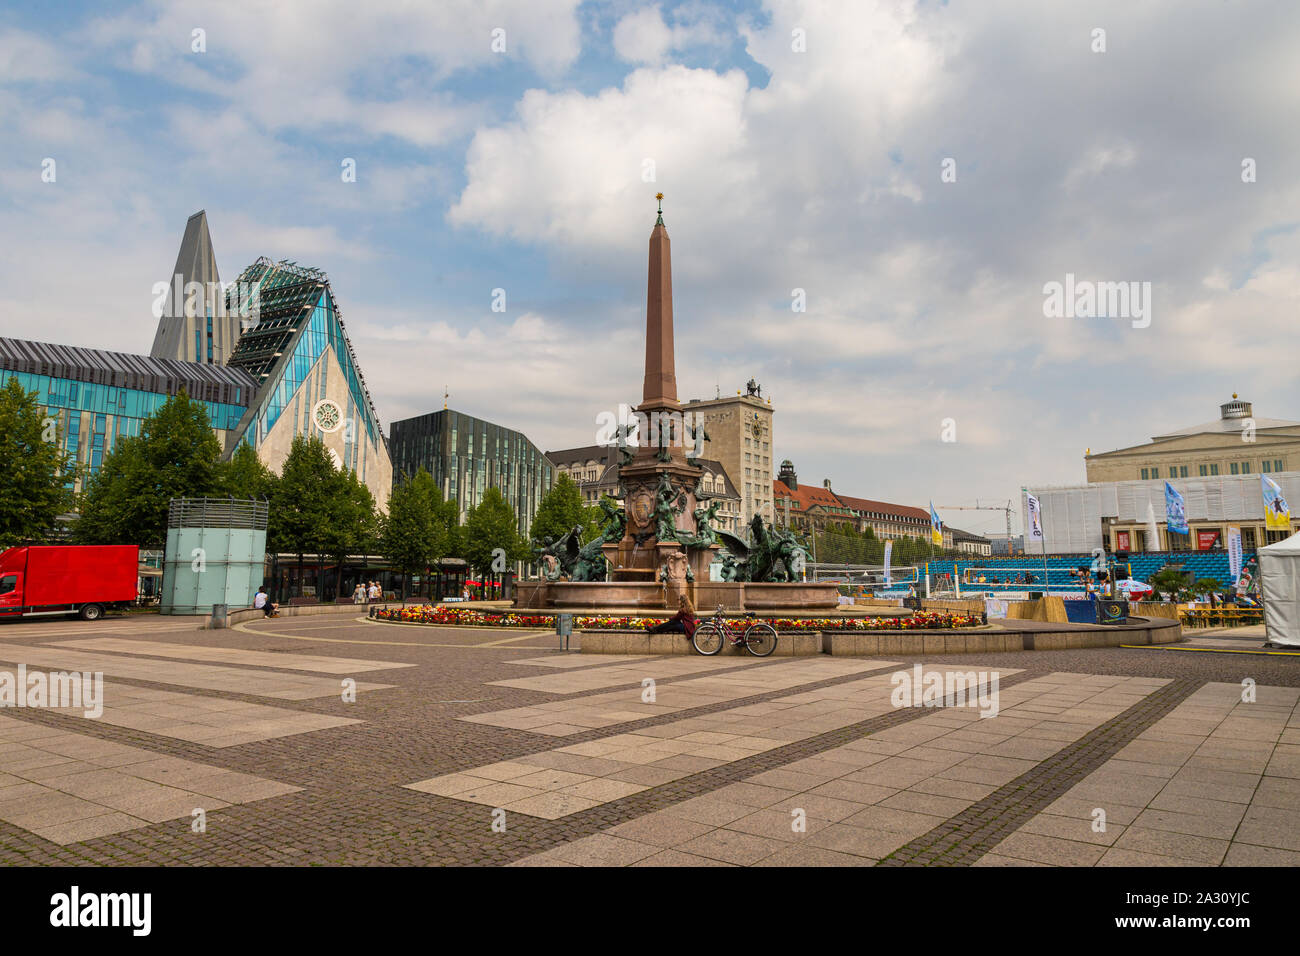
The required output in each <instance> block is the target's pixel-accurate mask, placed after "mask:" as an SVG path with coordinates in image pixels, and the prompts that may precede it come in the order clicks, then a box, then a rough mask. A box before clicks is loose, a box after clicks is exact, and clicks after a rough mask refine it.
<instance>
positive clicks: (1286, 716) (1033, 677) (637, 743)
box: [0, 613, 1300, 866]
mask: <svg viewBox="0 0 1300 956" xmlns="http://www.w3.org/2000/svg"><path fill="white" fill-rule="evenodd" d="M556 642H557V638H556V637H555V635H553V634H543V633H531V632H523V633H521V632H518V631H495V632H494V631H491V630H485V629H473V630H456V629H447V628H423V627H400V626H392V625H375V624H372V623H369V622H365V621H358V620H356V617H355V615H352V614H346V613H340V614H338V615H322V616H320V617H315V618H285V619H276V620H273V621H257V622H254V623H250V624H248V625H242V626H241V627H240V628H238V629H232V630H228V631H216V632H213V631H203V630H200V629H198V628H197V627H196V622H195V621H193V620H181V619H160V618H149V617H143V618H131V619H123V618H110V619H108V620H105V621H101V622H94V623H83V622H79V621H48V622H32V623H28V622H20V623H10V624H6V625H0V670H3V669H6V667H10V666H12V665H16V664H18V663H23V664H25V665H26V666H27V668H28V669H29V670H33V669H45V670H80V671H83V672H84V671H90V672H94V671H102V672H103V673H104V674H105V678H106V679H105V687H104V712H103V715H102V716H101V717H100V718H99V719H88V718H86V717H85V716H83V715H82V712H81V711H80V710H68V711H61V710H57V709H50V708H32V709H27V708H6V709H5V710H4V711H3V712H2V713H0V864H11V865H12V864H29V865H30V864H56V863H57V864H77V863H90V864H97V865H133V864H159V863H164V864H165V863H208V864H215V865H249V864H254V865H259V864H260V865H282V864H297V865H303V864H323V865H347V864H366V865H374V864H393V863H395V864H401V865H439V864H444V865H445V864H451V865H456V864H462V865H519V866H590V865H619V866H686V865H697V866H874V865H879V866H894V865H909V866H911V865H960V866H967V865H977V866H1035V865H1057V866H1061V865H1066V866H1113V865H1124V864H1130V863H1138V864H1158V865H1168V866H1213V865H1226V866H1232V865H1251V864H1264V865H1275V866H1288V865H1295V864H1296V863H1300V839H1297V837H1296V836H1295V834H1296V833H1298V832H1300V826H1298V825H1297V824H1300V717H1298V715H1297V705H1298V704H1300V677H1298V676H1297V675H1296V674H1294V673H1293V672H1292V668H1293V666H1294V663H1293V661H1292V660H1290V659H1285V658H1270V657H1262V656H1248V655H1238V654H1231V655H1228V654H1224V655H1219V654H1216V653H1214V652H1212V651H1208V650H1207V651H1206V652H1203V653H1191V654H1189V653H1182V654H1171V653H1160V652H1153V651H1148V650H1123V649H1103V650H1088V651H1050V652H1015V653H1002V654H981V655H960V656H952V657H938V656H935V657H926V658H921V657H908V658H902V659H897V660H878V659H873V658H851V657H850V658H833V657H829V656H819V657H815V658H772V659H768V660H762V661H757V660H755V661H750V660H746V659H741V658H732V659H721V660H714V659H701V658H698V657H635V656H632V655H611V656H605V655H581V654H578V653H567V654H566V653H563V652H561V651H559V650H558V649H557V647H556ZM6 662H10V663H9V664H6ZM918 662H919V663H921V664H922V665H923V667H924V668H925V669H926V670H927V671H934V672H939V673H945V674H946V673H963V674H969V673H972V672H976V673H981V672H982V673H984V674H985V676H986V677H988V676H990V675H992V674H993V673H996V675H997V677H998V690H997V697H996V705H997V710H996V716H989V717H981V716H980V709H979V707H977V706H952V705H953V704H955V703H957V702H956V701H954V700H948V701H947V702H946V703H947V704H948V706H943V707H902V708H900V707H897V706H895V702H894V700H893V699H892V697H893V693H894V690H895V687H896V684H897V681H896V680H895V678H896V676H899V675H901V677H905V678H910V676H911V668H912V666H913V665H914V664H915V663H918ZM377 672H381V673H382V674H383V679H384V681H385V683H383V684H378V683H373V682H368V681H360V680H359V678H360V677H361V676H363V675H365V674H368V673H370V674H373V673H377ZM525 672H527V673H525ZM646 678H649V679H650V680H651V681H653V684H652V685H647V684H646ZM1247 678H1249V680H1250V681H1253V682H1254V694H1255V696H1254V698H1253V699H1250V698H1249V695H1247V697H1246V698H1243V684H1242V681H1243V680H1245V679H1247ZM346 679H351V680H356V681H357V689H358V691H359V693H358V694H357V695H356V697H355V699H344V695H343V694H342V690H343V688H344V682H345V680H346ZM982 687H983V688H987V685H982ZM648 691H649V692H648ZM976 703H978V701H976ZM196 809H201V810H203V812H204V815H205V818H206V828H205V829H203V830H202V831H201V832H196V831H195V830H194V829H192V827H191V821H192V815H193V813H194V811H195V810H196ZM1098 809H1100V810H1103V811H1104V813H1105V828H1104V829H1102V828H1100V827H1097V826H1095V824H1096V822H1097V820H1098V816H1097V814H1096V811H1097V810H1098ZM502 812H503V813H502ZM498 820H499V821H500V822H501V823H504V830H502V829H501V827H500V826H497V827H496V828H494V826H493V824H494V822H497V821H498Z"/></svg>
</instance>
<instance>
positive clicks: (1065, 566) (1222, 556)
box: [929, 551, 1255, 591]
mask: <svg viewBox="0 0 1300 956" xmlns="http://www.w3.org/2000/svg"><path fill="white" fill-rule="evenodd" d="M1254 556H1255V555H1254V552H1247V553H1246V554H1243V555H1242V563H1243V564H1245V563H1246V562H1248V561H1249V560H1250V559H1251V558H1253V557H1254ZM1046 563H1047V573H1048V580H1049V583H1050V585H1051V587H1052V589H1053V590H1057V591H1061V590H1065V591H1068V590H1080V591H1081V590H1083V585H1081V584H1077V583H1075V581H1074V580H1073V579H1072V578H1071V577H1070V575H1069V572H1070V571H1071V570H1074V569H1076V568H1080V567H1088V566H1091V564H1092V555H1091V554H1049V555H1048V556H1047V562H1046ZM1167 565H1175V566H1181V567H1180V570H1181V571H1182V573H1183V574H1185V575H1188V576H1190V577H1191V579H1192V580H1196V579H1198V578H1216V579H1218V580H1219V581H1221V582H1223V583H1224V585H1225V586H1226V585H1227V584H1228V583H1229V582H1230V581H1231V580H1232V574H1231V572H1230V571H1229V569H1228V553H1227V552H1226V551H1159V552H1147V553H1134V554H1132V555H1130V556H1129V567H1130V569H1131V572H1132V577H1134V578H1136V579H1137V580H1139V581H1150V580H1151V577H1152V575H1154V574H1155V573H1156V572H1157V571H1159V570H1160V569H1161V568H1164V567H1166V566H1167ZM967 568H986V569H993V570H992V573H993V574H996V575H997V576H998V577H999V578H1001V577H1003V575H1002V574H999V573H998V571H997V569H998V568H1014V569H1015V570H1014V571H1010V572H1009V573H1010V574H1011V576H1012V577H1014V576H1015V575H1016V574H1019V573H1023V572H1024V571H1027V570H1028V571H1032V572H1034V578H1035V584H1030V585H1026V584H1015V583H1007V582H1006V581H999V582H997V583H996V584H995V583H991V582H986V583H984V584H978V583H976V584H972V583H970V582H968V581H967V580H966V578H964V577H963V578H962V579H961V580H962V588H963V589H965V588H968V587H971V588H975V589H978V590H981V591H987V590H992V591H998V590H1017V591H1024V590H1033V589H1035V587H1036V586H1041V584H1042V583H1043V581H1042V579H1043V558H1042V556H1041V555H1032V554H1022V555H1016V556H1014V557H1004V556H1003V557H972V558H970V559H958V560H954V559H951V558H949V559H944V560H936V561H931V562H930V563H929V571H930V580H931V582H932V585H933V582H935V580H936V578H938V577H939V576H940V575H944V574H947V575H960V574H961V572H962V571H963V570H964V569H967ZM986 574H987V572H986Z"/></svg>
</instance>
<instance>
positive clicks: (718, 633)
mask: <svg viewBox="0 0 1300 956" xmlns="http://www.w3.org/2000/svg"><path fill="white" fill-rule="evenodd" d="M745 619H746V620H747V621H748V622H749V626H748V627H746V628H745V630H744V631H743V632H741V631H740V629H739V628H738V627H733V626H732V625H731V623H730V622H728V620H727V615H726V613H725V612H724V609H723V606H722V605H721V604H719V605H718V610H717V611H716V612H714V615H713V617H711V618H709V620H708V621H706V622H705V623H703V624H701V625H699V626H698V627H697V628H696V629H695V633H694V634H693V635H692V636H691V643H692V644H693V645H695V650H696V651H698V652H699V653H701V654H703V655H704V656H705V657H712V656H713V655H714V654H717V653H718V652H719V651H721V650H722V645H723V643H724V642H725V641H727V640H730V641H731V646H732V647H739V646H741V645H744V647H745V649H746V650H747V651H749V653H751V654H753V655H754V656H755V657H767V656H768V655H769V654H771V653H772V652H773V651H774V650H776V628H774V627H773V626H772V625H771V624H766V623H764V622H762V621H759V620H756V615H755V614H754V612H753V611H750V612H749V613H748V614H746V615H745Z"/></svg>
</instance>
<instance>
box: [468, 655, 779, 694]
mask: <svg viewBox="0 0 1300 956" xmlns="http://www.w3.org/2000/svg"><path fill="white" fill-rule="evenodd" d="M756 663H758V662H757V660H740V661H737V660H735V659H728V658H717V657H643V658H641V659H640V660H639V661H635V662H630V663H626V664H615V665H614V666H612V667H598V668H596V669H595V670H590V669H588V670H581V671H572V670H570V671H565V672H563V673H559V674H542V675H540V676H537V677H515V678H511V679H510V680H494V681H492V682H491V686H493V687H518V688H520V689H522V690H537V691H542V692H543V693H547V694H580V693H582V692H583V691H591V690H599V689H601V688H602V687H617V686H618V685H619V684H639V683H641V681H643V680H644V679H645V678H647V677H650V678H653V679H654V680H656V681H660V680H666V679H668V678H670V677H681V676H682V675H684V674H698V673H699V672H700V671H717V670H725V669H727V668H739V667H745V666H748V665H751V664H756Z"/></svg>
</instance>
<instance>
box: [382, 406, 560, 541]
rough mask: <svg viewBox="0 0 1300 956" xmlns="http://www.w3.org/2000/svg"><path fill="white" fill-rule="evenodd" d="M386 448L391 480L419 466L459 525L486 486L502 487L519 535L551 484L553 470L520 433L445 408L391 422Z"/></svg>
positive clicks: (530, 522)
mask: <svg viewBox="0 0 1300 956" xmlns="http://www.w3.org/2000/svg"><path fill="white" fill-rule="evenodd" d="M388 447H389V453H390V454H391V455H392V459H393V478H394V480H395V481H397V480H401V479H402V478H403V477H410V476H411V475H414V474H415V473H416V472H417V471H419V470H420V469H421V468H423V469H424V470H425V471H427V472H428V473H429V474H430V475H432V476H433V480H434V481H436V482H437V483H438V488H439V489H440V490H441V491H442V496H443V498H444V499H446V500H454V501H455V502H456V504H457V505H458V506H459V507H460V517H461V520H462V521H464V520H465V515H466V514H467V513H468V512H469V509H471V508H474V507H477V506H478V504H479V502H481V501H482V500H483V493H484V492H485V491H487V489H488V488H493V487H495V488H499V489H501V494H502V495H503V496H504V497H505V499H506V501H508V502H509V503H510V506H511V507H512V508H514V510H515V515H516V517H517V518H518V519H519V531H520V533H521V534H527V533H528V528H529V526H530V525H531V524H532V522H533V518H534V517H535V516H536V515H537V508H538V506H539V505H540V504H541V502H542V496H543V495H545V494H546V493H547V492H548V491H550V490H551V486H552V485H553V484H554V483H555V466H554V465H552V464H551V462H550V461H549V460H548V459H547V457H546V455H544V454H543V453H542V452H541V451H540V450H538V448H537V446H536V445H534V444H533V443H532V442H530V441H529V440H528V439H527V438H526V437H525V436H524V435H523V434H522V433H520V432H517V431H514V430H513V429H510V428H503V427H502V426H500V425H494V424H492V423H491V422H486V421H483V420H482V419H481V418H474V417H473V416H472V415H466V414H464V413H463V412H457V411H452V410H450V409H445V408H444V409H443V410H442V411H440V412H430V413H429V414H428V415H420V416H418V417H416V418H407V419H405V420H403V421H400V422H393V426H392V436H391V437H390V439H389V446H388Z"/></svg>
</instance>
